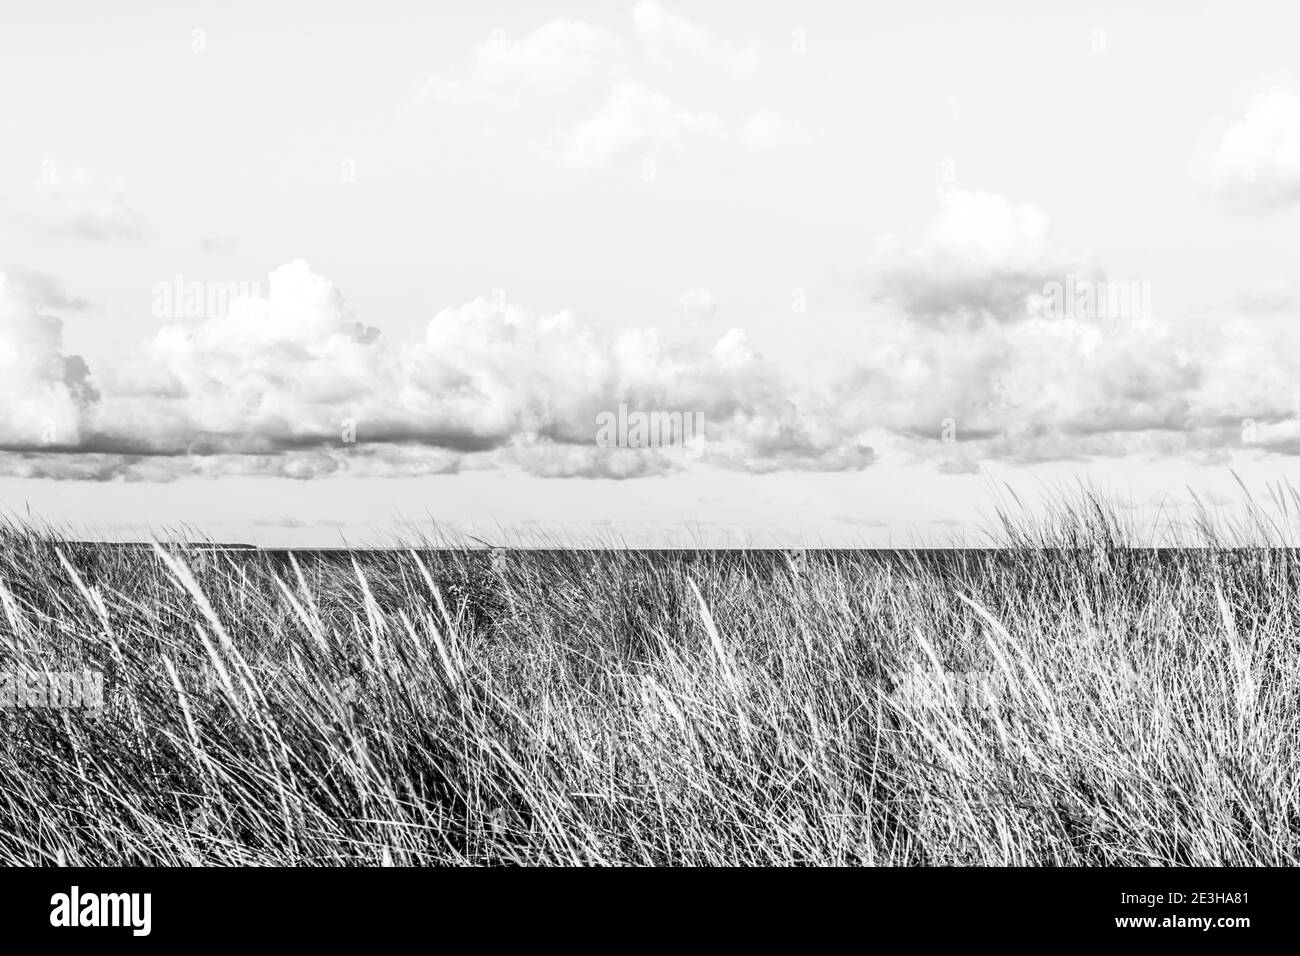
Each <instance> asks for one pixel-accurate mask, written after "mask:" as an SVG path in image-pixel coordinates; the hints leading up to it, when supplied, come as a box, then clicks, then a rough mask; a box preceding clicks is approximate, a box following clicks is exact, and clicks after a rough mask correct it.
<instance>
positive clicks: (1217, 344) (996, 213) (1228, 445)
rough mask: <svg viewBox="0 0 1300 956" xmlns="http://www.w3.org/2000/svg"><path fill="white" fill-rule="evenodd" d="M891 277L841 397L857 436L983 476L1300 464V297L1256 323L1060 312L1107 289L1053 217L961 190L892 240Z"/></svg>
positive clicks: (1275, 299)
mask: <svg viewBox="0 0 1300 956" xmlns="http://www.w3.org/2000/svg"><path fill="white" fill-rule="evenodd" d="M875 265H876V271H875V278H876V281H877V283H878V291H879V293H880V295H881V296H882V298H884V299H885V300H886V301H888V302H890V303H892V304H893V305H894V306H896V308H895V309H894V310H893V311H892V312H891V313H890V314H888V315H886V316H884V317H882V318H881V319H880V320H879V321H878V324H877V326H876V327H875V328H874V329H873V336H872V342H873V344H872V346H871V347H870V348H869V349H868V350H867V352H866V353H865V354H863V355H860V356H857V357H856V360H855V361H854V363H853V364H854V368H853V370H852V371H850V372H849V373H848V374H846V375H845V376H844V377H843V378H841V379H840V380H839V381H838V382H837V383H836V386H835V388H836V398H835V399H834V401H832V403H831V407H833V408H835V409H836V414H837V416H838V418H837V424H836V429H837V430H838V431H839V432H841V433H842V434H861V435H864V436H868V437H872V439H873V440H874V441H875V442H876V444H877V445H879V446H880V447H882V448H884V449H886V450H893V451H896V452H898V453H900V454H902V455H904V456H913V455H915V456H920V457H929V458H933V459H935V460H937V461H938V462H939V464H940V467H941V468H943V469H946V470H949V471H952V470H958V471H962V470H969V469H970V468H971V467H972V466H973V463H974V462H976V461H978V460H979V459H1003V460H1011V461H1025V462H1028V461H1049V460H1051V461H1059V460H1072V459H1082V458H1087V457H1094V456H1125V455H1131V454H1139V455H1151V456H1170V455H1173V456H1178V455H1205V454H1210V453H1213V452H1216V451H1232V450H1236V451H1241V452H1246V453H1249V452H1251V451H1252V450H1255V451H1267V450H1271V451H1280V452H1287V453H1293V450H1300V441H1298V439H1300V427H1298V426H1300V421H1298V420H1297V413H1298V412H1300V403H1298V402H1297V398H1298V397H1300V396H1298V394H1297V390H1296V388H1295V387H1294V386H1293V385H1292V384H1291V383H1293V382H1295V381H1296V380H1297V379H1296V376H1297V374H1298V373H1300V368H1297V364H1298V363H1300V360H1298V359H1297V358H1296V356H1297V355H1300V351H1297V346H1298V345H1300V341H1297V334H1296V332H1295V331H1294V329H1295V328H1296V326H1297V323H1296V319H1297V317H1298V316H1297V315H1296V310H1295V308H1294V304H1293V301H1292V300H1291V299H1290V298H1289V297H1288V296H1287V295H1286V294H1285V289H1284V290H1282V292H1279V293H1277V294H1272V295H1269V296H1267V297H1266V301H1262V302H1259V301H1255V302H1252V303H1251V305H1252V310H1251V313H1252V314H1249V315H1248V316H1245V315H1243V316H1240V317H1237V318H1235V319H1234V318H1233V317H1232V316H1222V315H1221V316H1215V317H1214V320H1213V321H1208V322H1204V323H1201V324H1196V323H1192V322H1190V321H1188V320H1186V319H1185V318H1184V317H1177V318H1178V321H1177V322H1176V323H1170V322H1166V321H1161V320H1160V318H1159V317H1158V316H1156V315H1154V314H1152V313H1151V312H1150V310H1149V309H1146V308H1143V309H1140V310H1137V311H1136V312H1135V313H1134V314H1110V315H1108V314H1105V313H1104V311H1097V310H1091V311H1073V312H1071V311H1068V310H1067V311H1065V312H1053V311H1052V310H1050V309H1048V308H1045V307H1044V301H1043V299H1044V291H1045V287H1046V286H1047V284H1049V283H1053V282H1058V283H1059V282H1060V281H1061V280H1062V279H1065V278H1067V277H1071V278H1077V277H1087V276H1090V275H1091V276H1100V272H1099V271H1098V270H1095V269H1094V270H1091V271H1090V270H1089V269H1088V268H1087V266H1086V265H1085V263H1084V262H1082V261H1081V260H1079V259H1078V258H1077V257H1075V256H1072V255H1070V254H1068V253H1066V252H1064V251H1063V250H1062V248H1061V247H1060V246H1059V244H1057V243H1056V242H1054V241H1053V239H1052V237H1051V232H1050V228H1049V224H1048V221H1047V217H1046V216H1045V215H1044V214H1043V213H1042V211H1041V210H1039V209H1037V208H1036V207H1034V206H1032V205H1029V204H1023V203H1014V202H1012V201H1010V200H1008V199H1006V198H1005V197H1002V196H998V195H995V194H988V193H963V192H960V191H956V190H951V191H947V192H945V193H943V194H941V195H940V212H939V215H938V217H937V218H936V219H935V221H934V222H933V223H932V225H931V227H930V228H929V229H928V230H927V231H926V232H925V233H924V234H923V235H922V236H921V237H920V238H918V239H917V240H915V241H912V242H906V241H904V240H902V239H899V238H897V237H887V238H886V239H885V240H883V241H882V243H881V245H880V247H879V249H878V252H877V256H876V260H875ZM1105 282H1106V280H1105V279H1104V278H1097V279H1095V280H1093V279H1088V278H1084V279H1083V280H1082V282H1081V283H1080V284H1081V285H1087V284H1089V283H1091V284H1092V285H1095V286H1100V285H1102V284H1104V283H1105Z"/></svg>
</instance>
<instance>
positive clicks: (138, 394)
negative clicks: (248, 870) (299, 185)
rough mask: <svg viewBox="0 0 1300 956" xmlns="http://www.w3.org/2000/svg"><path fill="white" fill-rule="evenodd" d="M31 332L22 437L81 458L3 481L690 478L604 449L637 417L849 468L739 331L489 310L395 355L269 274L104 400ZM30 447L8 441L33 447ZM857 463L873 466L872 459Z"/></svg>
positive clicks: (766, 461)
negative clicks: (613, 427) (440, 475)
mask: <svg viewBox="0 0 1300 956" xmlns="http://www.w3.org/2000/svg"><path fill="white" fill-rule="evenodd" d="M19 314H20V316H21V317H22V319H23V323H20V324H18V325H17V326H16V328H17V332H15V333H14V334H10V335H8V336H7V337H6V339H5V340H4V341H5V342H6V343H13V345H12V348H11V349H10V350H9V351H8V352H6V351H3V350H0V369H3V370H9V371H10V372H11V376H13V378H12V380H14V381H16V382H17V383H18V385H19V386H21V389H19V388H17V387H16V388H15V390H14V393H13V394H12V395H10V394H8V393H6V394H4V396H3V397H4V398H5V400H6V403H7V404H8V405H9V406H11V407H12V409H13V410H14V411H15V414H13V415H11V416H9V418H8V420H9V421H10V422H11V423H12V422H23V421H28V420H42V421H43V420H44V418H46V417H50V416H56V417H58V418H59V421H60V423H61V425H60V427H63V424H64V423H66V424H67V425H68V426H69V427H68V434H69V435H70V436H71V437H70V439H69V441H68V442H67V444H70V445H73V446H75V448H68V449H64V450H66V451H70V452H71V451H75V452H76V454H57V453H56V451H57V450H54V449H49V448H43V447H38V448H32V449H28V450H29V451H30V454H28V455H26V456H25V457H22V458H18V459H7V460H6V462H5V463H4V469H3V470H4V473H7V474H45V475H50V476H54V477H86V478H97V479H109V478H126V479H145V478H147V479H150V480H160V479H162V478H166V477H176V476H178V475H182V474H198V475H212V474H254V475H256V474H278V475H285V476H289V477H315V476H321V475H327V474H332V473H335V472H342V471H347V472H348V473H350V474H419V473H423V472H426V471H428V472H445V471H449V470H457V469H459V468H461V467H475V468H481V467H492V466H495V465H500V464H505V463H513V464H516V465H519V466H522V467H524V468H525V469H527V470H529V471H532V472H534V473H537V474H542V475H557V476H559V475H586V476H591V477H598V476H605V477H629V476H632V475H641V474H657V473H661V472H664V471H670V470H674V469H676V468H679V467H682V465H683V464H684V461H683V456H682V455H681V454H680V453H677V452H674V451H672V450H665V449H620V448H600V447H597V446H596V435H597V416H598V415H599V414H600V413H602V412H610V411H614V410H615V409H617V408H618V407H619V406H620V405H621V404H626V405H627V406H628V407H629V408H631V409H633V410H638V409H639V410H643V411H664V412H674V411H676V412H682V413H699V414H700V415H702V416H703V420H704V422H705V423H706V424H705V435H706V438H707V441H708V443H709V445H710V447H712V446H713V445H714V443H716V447H717V450H718V458H717V461H718V462H719V463H721V464H724V465H726V466H728V467H738V468H753V469H771V468H774V467H785V466H789V465H790V464H791V463H796V462H799V461H806V462H812V461H816V460H819V459H820V458H822V457H824V456H825V455H827V454H830V453H836V451H837V450H836V448H835V441H836V436H834V435H833V434H830V433H829V432H826V431H825V430H818V429H814V428H810V427H808V425H807V422H808V420H809V416H808V415H807V414H804V415H802V416H801V415H800V414H798V413H797V410H796V407H795V405H794V404H792V401H791V398H792V395H793V392H792V390H791V388H790V386H789V385H788V384H787V383H785V382H783V381H782V380H781V379H780V378H779V376H778V375H777V374H776V373H775V371H774V370H773V369H772V368H771V366H769V365H768V364H767V363H766V362H764V361H763V359H762V357H761V356H759V355H758V354H756V353H755V352H754V350H753V349H752V348H750V347H749V345H748V344H747V343H746V341H745V338H744V334H743V333H742V332H740V331H739V330H732V331H731V332H729V333H728V334H727V335H726V336H724V337H723V338H722V339H721V340H719V341H718V342H717V343H716V344H712V345H710V346H704V347H699V346H696V345H694V344H692V343H690V342H687V341H677V340H674V339H673V338H672V337H670V336H668V335H667V334H665V333H664V332H662V331H660V330H659V329H656V328H636V329H626V330H624V331H622V332H620V333H617V334H612V335H611V334H607V333H603V332H600V331H599V330H598V329H597V327H596V326H594V325H592V324H591V323H588V322H586V321H584V320H582V319H580V318H578V317H577V316H575V315H574V314H572V313H570V312H559V313H556V314H553V315H540V314H536V313H533V312H531V311H529V310H527V309H524V308H522V307H519V306H516V305H514V304H512V303H508V302H505V301H501V300H498V299H487V298H479V299H475V300H473V301H470V302H467V303H465V304H463V305H460V306H457V307H454V308H449V309H444V310H442V311H440V312H439V313H437V314H436V315H435V316H434V317H433V318H432V319H431V320H430V322H429V323H428V325H427V327H426V329H425V332H424V335H423V336H422V337H421V338H420V339H419V340H417V341H415V342H409V343H401V344H399V343H390V342H388V341H387V340H385V339H384V338H383V337H382V336H381V335H380V334H379V333H378V331H377V330H376V329H373V328H369V327H366V326H364V325H362V324H361V323H359V322H357V321H356V320H355V318H354V317H353V316H352V314H351V312H350V311H349V309H348V308H347V306H346V304H345V303H344V301H343V299H342V297H341V295H340V294H339V293H338V291H337V290H336V289H335V288H334V287H333V285H331V284H330V283H329V282H328V281H327V280H326V279H324V278H322V277H320V276H318V275H316V274H314V273H313V272H312V271H311V270H310V268H309V267H308V266H307V265H306V263H304V262H301V261H298V262H293V263H290V264H289V265H286V266H283V267H281V268H279V269H277V270H275V271H274V272H272V273H271V275H270V280H269V283H268V292H267V294H266V295H265V296H262V295H259V294H248V295H245V296H242V297H240V298H238V299H236V300H235V301H234V302H233V303H232V304H231V306H230V308H229V311H228V313H227V314H225V315H221V316H216V317H212V318H208V319H206V320H204V321H202V322H198V323H186V324H177V325H171V326H167V327H165V328H163V329H161V330H159V332H158V333H157V334H156V335H155V336H154V337H153V338H152V339H150V340H149V341H148V342H146V343H145V346H144V348H143V349H141V350H140V352H139V353H138V355H136V356H135V357H134V358H133V359H132V360H130V361H128V362H127V363H125V364H123V365H121V366H117V367H111V368H108V369H106V370H105V371H104V374H103V375H102V382H103V384H102V390H103V395H102V397H101V398H99V400H98V401H92V400H91V399H92V398H93V397H94V396H89V395H88V394H80V393H78V391H77V387H78V380H77V375H76V374H75V372H76V367H75V362H74V361H73V360H70V359H65V358H64V357H63V356H62V354H61V352H60V350H59V342H58V335H57V331H58V329H57V325H54V326H51V325H49V324H48V323H46V324H42V323H40V322H38V321H36V320H35V319H33V318H32V316H31V314H30V310H27V311H22V310H20V311H19ZM5 328H6V329H8V328H9V326H8V325H6V326H5ZM10 354H12V359H10ZM10 366H12V369H10ZM20 368H22V369H27V368H32V369H36V370H39V373H40V375H39V378H38V379H37V380H36V381H32V380H31V379H30V378H28V379H24V378H22V377H21V376H20V375H18V374H17V370H18V369H20ZM81 368H82V371H83V372H84V366H82V367H81ZM82 379H83V381H82V382H81V384H82V385H85V382H84V375H83V376H82ZM32 396H35V398H33V397H32ZM38 399H39V405H38V406H35V407H31V406H28V405H23V404H21V402H32V401H37V400H38ZM808 400H809V401H813V399H811V398H810V399H808ZM74 426H75V427H74ZM349 432H351V434H352V437H354V438H355V444H353V443H352V442H350V441H349V440H348V436H349ZM34 434H36V433H35V432H33V433H31V434H28V433H27V432H22V433H15V434H12V435H8V436H6V437H7V439H8V443H9V444H10V445H11V446H22V447H24V448H26V446H28V445H31V444H33V442H34V438H33V435H34ZM852 454H853V455H856V456H857V458H856V460H857V461H858V462H859V464H862V463H866V462H867V461H869V455H870V452H869V450H858V451H856V452H853V453H852ZM845 460H847V459H845Z"/></svg>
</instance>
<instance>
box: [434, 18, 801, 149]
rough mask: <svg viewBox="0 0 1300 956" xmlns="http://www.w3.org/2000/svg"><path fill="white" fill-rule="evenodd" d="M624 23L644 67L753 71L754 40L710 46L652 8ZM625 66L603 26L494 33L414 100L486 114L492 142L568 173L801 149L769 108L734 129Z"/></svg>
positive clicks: (795, 134)
mask: <svg viewBox="0 0 1300 956" xmlns="http://www.w3.org/2000/svg"><path fill="white" fill-rule="evenodd" d="M632 20H633V27H634V28H635V31H636V35H637V36H638V37H639V39H640V42H641V44H642V45H643V47H644V48H645V51H646V54H647V57H648V59H649V61H650V62H651V64H652V65H657V66H660V67H671V66H672V65H674V64H675V63H678V62H690V63H698V64H702V65H704V66H705V67H706V68H708V69H710V70H711V71H713V72H720V73H722V74H724V75H728V76H732V77H746V76H749V75H751V74H752V73H753V72H754V71H755V70H756V69H757V66H758V45H757V44H756V43H753V42H749V43H744V44H737V43H732V42H729V41H725V40H722V39H719V38H717V37H715V36H713V35H712V34H710V33H709V32H708V31H706V30H703V29H701V28H700V27H698V26H696V25H694V24H693V23H691V22H690V21H688V20H686V19H684V18H682V17H680V16H677V15H674V14H671V13H668V12H666V11H665V10H663V9H662V8H661V7H659V6H658V5H657V4H655V3H642V4H640V5H639V6H637V7H636V8H635V9H634V11H633V17H632ZM634 66H635V64H633V63H632V62H631V61H630V60H629V58H628V56H627V53H626V49H625V46H624V43H623V41H622V40H621V39H620V38H619V36H618V35H617V34H615V33H614V32H613V31H611V30H610V29H608V28H606V27H603V26H600V25H597V24H592V23H587V22H584V21H581V20H569V19H555V20H550V21H548V22H546V23H544V24H542V25H541V26H540V27H538V28H537V29H535V30H534V31H532V32H531V33H529V34H527V35H525V36H523V37H521V38H511V37H509V36H508V35H507V34H506V33H505V32H504V31H500V30H499V31H496V32H495V33H494V34H493V35H492V36H491V37H490V38H489V39H487V40H486V41H484V42H482V43H480V44H478V45H477V46H476V47H475V48H474V49H473V51H472V52H471V54H470V57H469V63H468V65H467V66H466V68H465V69H464V70H462V71H461V72H460V73H459V74H454V75H449V74H446V73H437V74H434V75H433V76H432V77H430V78H429V80H428V81H426V83H425V84H424V86H423V87H422V88H421V89H420V90H419V92H418V94H417V96H416V101H417V102H418V103H427V102H435V101H436V102H440V103H443V104H445V105H450V106H456V107H462V108H476V109H479V110H480V111H486V112H487V114H488V120H489V121H488V122H487V123H486V124H485V127H486V128H487V129H490V130H491V131H492V132H493V134H494V135H502V134H504V136H505V137H506V138H508V139H512V140H515V141H517V142H519V143H521V144H524V145H525V146H526V147H527V148H528V149H529V151H530V152H531V153H533V154H534V155H536V156H540V157H542V158H544V159H546V160H548V161H550V162H553V163H555V164H557V165H559V166H562V167H565V168H568V169H574V170H590V169H595V168H598V167H601V166H604V165H606V164H607V163H609V162H611V161H613V160H614V159H616V158H617V157H619V156H621V155H624V154H625V153H627V152H629V151H632V150H643V151H647V152H657V151H659V150H663V149H677V148H681V147H682V146H683V145H685V144H686V142H688V141H689V140H691V139H693V138H701V137H708V138H711V139H714V140H717V141H719V142H732V143H737V144H740V145H742V146H745V147H748V148H750V149H756V150H759V149H776V148H790V147H793V146H799V145H803V144H805V143H807V142H808V139H809V138H808V135H807V133H806V132H805V131H804V130H802V128H800V127H799V126H798V124H797V123H795V122H794V121H792V120H790V119H788V118H785V117H782V116H780V115H778V114H776V113H773V112H771V111H767V110H761V109H760V110H757V111H754V112H752V113H751V115H750V116H749V118H748V119H747V120H745V121H744V122H738V121H735V120H732V119H729V118H724V117H723V116H721V115H719V114H718V113H716V112H714V111H712V110H709V109H704V108H696V107H694V106H685V105H682V104H679V103H678V102H676V101H675V100H674V99H673V98H672V97H670V96H669V95H667V94H665V93H663V92H661V91H660V90H658V89H655V88H654V87H653V86H652V85H651V84H650V83H648V82H646V81H645V80H643V79H639V78H637V77H636V76H635V75H633V74H634V73H635V70H634ZM700 88H701V87H700V86H699V85H697V87H696V89H697V90H699V89H700ZM703 89H704V91H705V92H707V84H705V86H704V87H703Z"/></svg>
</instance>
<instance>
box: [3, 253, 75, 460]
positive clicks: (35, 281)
mask: <svg viewBox="0 0 1300 956" xmlns="http://www.w3.org/2000/svg"><path fill="white" fill-rule="evenodd" d="M82 305H83V303H81V302H80V300H76V299H72V298H71V297H69V296H68V295H67V294H66V293H65V292H64V291H63V289H62V287H61V286H60V285H59V284H58V283H57V282H55V281H54V280H53V279H51V278H49V277H48V276H44V275H41V274H39V273H30V272H29V273H16V274H5V273H0V409H2V410H3V413H4V414H3V415H0V449H3V450H5V451H24V450H29V449H48V448H51V447H68V448H76V447H78V446H79V445H80V443H81V441H82V424H83V416H84V414H85V412H86V409H87V408H88V407H89V406H90V405H91V404H92V403H93V402H94V401H95V400H96V398H97V397H98V393H97V390H96V388H95V386H94V385H93V384H92V382H91V379H90V370H89V368H88V367H87V365H86V363H85V361H84V360H83V359H82V358H81V357H80V356H78V355H66V354H64V352H63V323H62V321H61V320H60V319H59V318H57V317H56V316H54V315H52V314H50V312H49V310H51V309H67V308H69V307H71V308H80V307H81V306H82Z"/></svg>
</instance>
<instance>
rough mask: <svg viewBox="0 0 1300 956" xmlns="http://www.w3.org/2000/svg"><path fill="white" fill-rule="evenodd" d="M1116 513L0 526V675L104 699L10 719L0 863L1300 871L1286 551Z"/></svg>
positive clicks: (1063, 509) (0, 781) (1289, 558)
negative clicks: (548, 528) (728, 523)
mask: <svg viewBox="0 0 1300 956" xmlns="http://www.w3.org/2000/svg"><path fill="white" fill-rule="evenodd" d="M1283 510H1285V507H1284V509H1283ZM1260 513H1262V512H1260ZM1116 515H1117V512H1116V510H1115V509H1113V508H1109V507H1108V506H1107V505H1105V504H1104V503H1103V502H1101V501H1099V500H1097V499H1095V498H1092V497H1088V496H1084V497H1081V498H1080V499H1079V500H1077V501H1075V502H1073V503H1071V502H1063V503H1060V504H1058V505H1057V506H1056V507H1055V509H1054V510H1053V511H1052V513H1051V514H1049V515H1048V516H1047V517H1046V518H1041V519H1038V520H1036V522H1029V521H1027V520H1024V519H1011V518H1008V517H1007V516H1006V514H1002V515H1000V516H999V520H1000V521H1001V526H1000V532H999V533H1000V535H1001V544H1002V545H1003V547H1002V548H1000V549H999V550H995V551H980V552H956V553H949V554H946V555H942V556H936V555H924V554H917V553H903V554H893V555H888V556H882V555H873V554H869V553H843V552H840V553H822V552H807V553H805V554H802V555H784V554H779V553H757V552H748V553H746V552H734V553H726V552H699V553H685V554H662V553H661V554H653V553H645V552H634V551H592V552H566V553H557V552H528V551H504V552H497V553H495V554H491V553H488V552H484V551H481V550H472V549H467V548H462V549H449V550H441V551H437V552H430V551H420V550H418V549H413V550H411V551H391V552H357V553H353V554H343V555H325V554H304V555H301V556H298V557H296V558H293V559H290V558H287V557H284V556H276V555H269V554H265V553H260V552H250V553H242V554H241V553H232V554H217V555H213V554H209V553H205V552H203V551H201V550H194V549H188V550H187V549H185V548H158V549H155V550H154V551H152V552H149V551H143V552H132V551H122V550H110V549H103V548H98V547H95V546H88V545H79V544H75V543H73V542H71V541H67V540H60V536H59V535H57V534H54V533H52V532H49V531H36V530H31V529H28V528H22V527H17V526H12V527H9V528H8V529H6V530H3V531H2V532H0V671H11V672H12V671H15V670H19V669H35V670H41V669H45V670H49V671H70V670H79V669H81V668H83V667H90V668H97V669H99V670H101V671H102V672H103V674H104V687H105V696H106V702H107V707H106V710H105V712H104V715H103V716H102V717H100V718H98V719H92V718H91V717H89V716H88V715H86V714H84V713H81V712H79V711H76V710H52V709H44V710H37V709H23V710H15V709H8V710H3V709H0V863H5V864H42V863H56V862H57V863H67V864H69V865H156V864H167V865H186V864H205V865H257V864H291V865H380V864H395V865H399V866H400V865H408V864H412V865H414V864H418V865H426V864H482V863H520V864H634V865H636V864H742V865H743V864H755V865H770V864H878V865H893V864H900V865H936V864H937V865H948V864H1014V865H1106V864H1133V865H1180V864H1196V865H1206V864H1209V865H1212V864H1245V865H1252V864H1294V863H1297V862H1300V795H1298V785H1300V759H1297V758H1298V754H1297V740H1298V739H1300V736H1298V735H1297V730H1298V729H1300V728H1298V727H1297V723H1298V720H1300V698H1298V691H1300V626H1298V625H1300V600H1297V595H1300V554H1297V553H1295V552H1292V551H1290V550H1287V549H1285V548H1279V547H1277V546H1276V545H1277V543H1278V542H1277V541H1274V540H1272V538H1271V537H1270V536H1271V535H1272V534H1273V531H1274V530H1275V529H1276V527H1277V526H1276V525H1271V524H1270V523H1269V522H1268V521H1266V520H1264V519H1262V518H1259V516H1258V514H1256V516H1255V517H1252V518H1250V519H1249V520H1247V521H1246V522H1245V523H1244V524H1242V525H1240V526H1238V527H1236V528H1233V529H1230V531H1231V533H1230V534H1226V535H1225V533H1224V532H1223V530H1222V529H1218V530H1216V529H1215V528H1214V527H1212V524H1211V523H1210V522H1208V521H1207V522H1205V523H1204V524H1203V526H1202V527H1200V528H1199V530H1198V534H1199V535H1200V544H1201V545H1202V546H1201V547H1194V548H1193V547H1186V548H1182V549H1178V550H1170V551H1161V552H1157V551H1154V550H1149V549H1136V548H1133V547H1130V546H1129V545H1131V544H1132V543H1133V542H1132V541H1129V540H1126V539H1125V532H1124V529H1123V528H1122V522H1121V521H1120V520H1119V519H1118V518H1117V516H1116ZM1234 535H1235V536H1236V537H1237V538H1238V539H1239V538H1242V537H1253V539H1254V542H1253V543H1249V542H1247V543H1245V544H1243V543H1242V542H1241V541H1240V540H1232V541H1229V540H1228V539H1229V538H1232V537H1233V536H1234Z"/></svg>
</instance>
